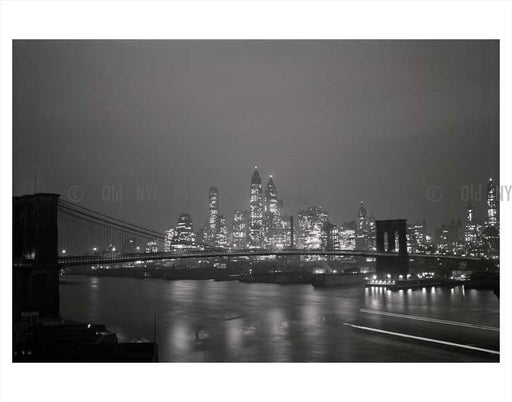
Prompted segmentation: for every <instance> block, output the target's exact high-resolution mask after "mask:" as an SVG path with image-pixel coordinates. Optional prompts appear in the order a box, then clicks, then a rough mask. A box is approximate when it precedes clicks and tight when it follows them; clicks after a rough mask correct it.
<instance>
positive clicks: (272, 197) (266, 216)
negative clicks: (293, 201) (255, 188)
mask: <svg viewBox="0 0 512 402" xmlns="http://www.w3.org/2000/svg"><path fill="white" fill-rule="evenodd" d="M279 201H280V200H278V198H277V188H276V186H275V184H274V181H273V180H272V175H270V178H269V179H268V183H267V187H266V188H265V204H264V212H263V236H264V245H265V247H270V248H273V247H274V245H275V244H274V243H275V240H276V239H275V237H276V235H277V232H278V230H279V226H280V219H281V217H280V211H281V209H282V201H281V203H280V202H279ZM280 206H281V209H280Z"/></svg>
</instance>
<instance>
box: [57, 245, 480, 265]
mask: <svg viewBox="0 0 512 402" xmlns="http://www.w3.org/2000/svg"><path fill="white" fill-rule="evenodd" d="M300 255H322V256H346V257H373V258H375V257H388V258H392V257H398V256H399V254H398V253H393V252H389V253H382V252H375V251H363V250H339V251H322V250H304V249H295V250H204V251H183V252H161V253H134V254H121V255H116V256H74V257H60V258H59V266H72V265H83V264H105V263H107V264H108V263H110V264H116V263H123V262H135V261H155V260H172V259H184V258H223V257H262V256H278V257H281V256H282V257H285V256H300ZM408 257H409V258H410V259H412V258H428V259H442V260H457V261H480V260H481V259H480V258H476V257H462V256H447V255H438V254H408Z"/></svg>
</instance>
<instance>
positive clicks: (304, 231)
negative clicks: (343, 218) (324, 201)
mask: <svg viewBox="0 0 512 402" xmlns="http://www.w3.org/2000/svg"><path fill="white" fill-rule="evenodd" d="M298 215H299V233H298V244H299V247H302V248H305V249H309V250H319V249H321V248H322V231H323V228H324V225H325V224H326V223H327V222H328V221H329V215H328V214H327V213H326V212H324V211H323V210H322V208H321V207H309V208H308V209H306V210H302V211H299V214H298Z"/></svg>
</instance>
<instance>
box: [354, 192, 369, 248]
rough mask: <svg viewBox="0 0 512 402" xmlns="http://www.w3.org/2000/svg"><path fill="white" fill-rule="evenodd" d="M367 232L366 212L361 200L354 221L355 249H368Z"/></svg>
mask: <svg viewBox="0 0 512 402" xmlns="http://www.w3.org/2000/svg"><path fill="white" fill-rule="evenodd" d="M368 232H369V222H368V214H367V213H366V208H365V207H364V204H363V201H361V205H360V206H359V211H358V214H357V221H356V249H358V250H367V249H368Z"/></svg>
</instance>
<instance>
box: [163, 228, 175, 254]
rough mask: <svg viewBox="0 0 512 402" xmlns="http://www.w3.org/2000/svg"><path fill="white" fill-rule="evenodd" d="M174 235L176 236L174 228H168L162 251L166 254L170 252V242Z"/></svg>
mask: <svg viewBox="0 0 512 402" xmlns="http://www.w3.org/2000/svg"><path fill="white" fill-rule="evenodd" d="M175 235H176V230H174V228H170V229H169V230H166V231H165V240H164V251H165V252H166V253H168V252H169V251H171V244H172V241H173V239H174V236H175Z"/></svg>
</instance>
